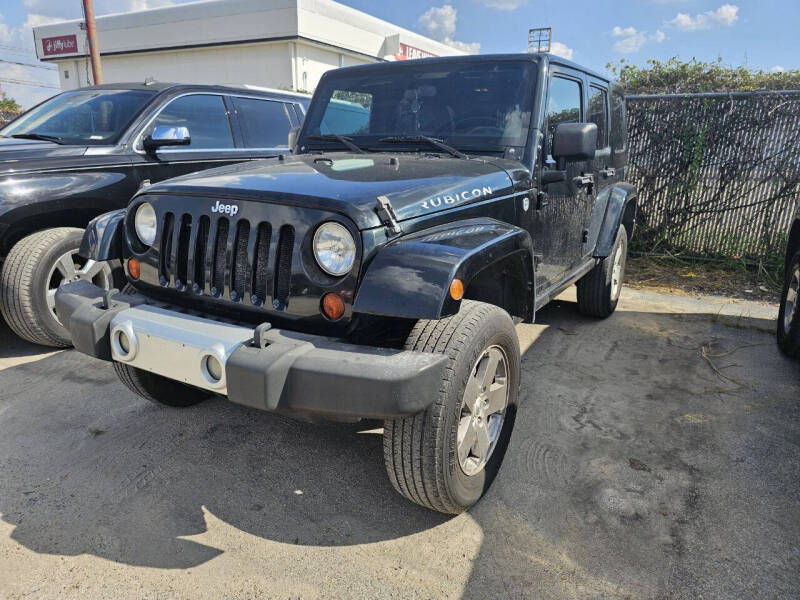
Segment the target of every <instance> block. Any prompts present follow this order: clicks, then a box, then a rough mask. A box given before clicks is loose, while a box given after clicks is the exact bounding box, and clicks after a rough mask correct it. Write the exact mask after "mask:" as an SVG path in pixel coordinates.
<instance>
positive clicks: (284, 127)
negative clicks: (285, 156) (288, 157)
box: [233, 97, 290, 148]
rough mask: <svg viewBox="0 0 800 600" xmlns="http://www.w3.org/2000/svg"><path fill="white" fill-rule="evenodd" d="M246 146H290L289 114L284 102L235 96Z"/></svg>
mask: <svg viewBox="0 0 800 600" xmlns="http://www.w3.org/2000/svg"><path fill="white" fill-rule="evenodd" d="M233 103H234V105H235V106H236V112H237V113H238V114H239V124H240V125H241V128H242V137H243V138H244V145H245V147H246V148H288V147H289V141H288V140H289V127H290V123H289V115H288V114H287V112H286V108H285V107H284V104H283V102H276V101H275V100H256V99H255V98H238V97H237V98H234V99H233Z"/></svg>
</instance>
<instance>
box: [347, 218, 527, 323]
mask: <svg viewBox="0 0 800 600" xmlns="http://www.w3.org/2000/svg"><path fill="white" fill-rule="evenodd" d="M520 254H521V255H523V256H524V260H522V261H514V262H515V264H528V265H531V267H530V268H532V264H533V263H532V260H533V258H532V257H533V244H532V242H531V236H530V234H529V233H528V232H527V231H525V230H524V229H520V228H519V227H516V226H514V225H510V224H508V223H503V222H501V221H497V220H495V219H489V218H476V219H466V220H463V221H457V222H454V223H448V224H446V225H440V226H438V227H432V228H430V229H427V230H425V231H422V232H418V233H415V234H413V235H409V236H407V237H404V238H401V239H399V240H397V241H394V242H392V243H390V244H389V245H387V246H386V247H384V248H383V249H381V250H380V251H379V252H378V254H377V256H376V257H375V258H374V259H373V260H372V262H371V263H370V264H369V266H368V267H367V271H366V273H365V275H364V277H363V280H362V282H361V285H360V286H359V288H358V292H357V294H356V299H355V303H354V304H353V312H361V313H368V314H373V315H382V316H388V317H401V318H408V319H439V318H442V317H446V316H449V315H453V314H455V313H457V312H458V309H459V306H460V304H461V303H460V301H456V300H453V299H452V298H451V297H450V293H449V291H450V283H451V282H452V281H453V279H455V278H458V279H461V281H463V282H464V285H465V287H466V288H467V289H468V288H469V282H470V281H471V280H472V279H473V277H475V276H476V275H477V274H478V273H480V272H481V271H483V270H484V269H486V268H487V267H490V266H491V265H492V264H495V263H499V262H500V261H503V260H504V259H507V258H509V257H513V256H515V255H520ZM520 268H522V267H520ZM530 268H528V269H527V271H530ZM521 276H522V277H525V278H527V279H530V272H527V273H524V274H522V275H521ZM530 300H531V306H532V298H531V299H530Z"/></svg>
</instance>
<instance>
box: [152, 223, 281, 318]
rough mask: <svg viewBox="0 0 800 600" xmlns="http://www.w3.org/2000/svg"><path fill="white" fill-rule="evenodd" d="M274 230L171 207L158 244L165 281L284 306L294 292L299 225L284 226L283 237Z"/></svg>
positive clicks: (184, 288)
mask: <svg viewBox="0 0 800 600" xmlns="http://www.w3.org/2000/svg"><path fill="white" fill-rule="evenodd" d="M195 219H196V221H194V220H195ZM273 232H274V230H273V227H272V225H271V224H270V223H267V222H257V223H251V222H250V221H249V220H248V219H233V220H231V219H229V218H228V217H217V216H212V217H209V216H207V215H201V216H200V217H199V218H198V217H196V216H194V215H191V214H189V213H185V214H175V213H172V212H167V213H165V214H164V217H163V219H162V229H161V238H160V246H159V247H158V248H159V251H160V260H159V270H160V273H159V275H160V280H161V285H162V286H165V287H172V288H175V289H177V290H179V291H192V292H194V293H195V294H204V295H208V296H212V297H215V298H222V299H225V300H231V301H233V302H244V303H246V304H251V305H256V306H261V305H263V304H268V305H270V306H272V307H274V308H278V309H281V310H283V309H285V308H286V306H287V304H288V302H289V296H290V293H291V278H292V259H293V256H294V252H295V247H294V246H295V229H294V227H293V226H291V225H283V226H281V227H280V228H279V229H278V230H277V232H275V233H277V239H273ZM271 249H272V250H271ZM271 254H273V255H274V259H273V260H271V256H270V255H271Z"/></svg>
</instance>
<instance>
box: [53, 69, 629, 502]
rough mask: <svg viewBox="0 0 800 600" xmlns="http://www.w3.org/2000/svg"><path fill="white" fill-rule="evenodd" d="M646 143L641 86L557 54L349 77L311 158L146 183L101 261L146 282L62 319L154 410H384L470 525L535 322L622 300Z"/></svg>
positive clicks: (340, 78) (423, 497) (341, 83)
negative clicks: (636, 139)
mask: <svg viewBox="0 0 800 600" xmlns="http://www.w3.org/2000/svg"><path fill="white" fill-rule="evenodd" d="M342 107H346V108H347V110H346V111H343V110H342ZM343 112H346V113H347V118H341V113H343ZM335 114H339V115H340V116H339V117H337V119H335V120H334V121H335V122H332V120H331V119H330V117H331V116H332V115H335ZM293 137H294V136H293ZM625 145H626V134H625V114H624V103H623V99H622V97H621V96H620V94H619V91H618V89H617V88H616V87H615V86H614V85H612V84H611V83H610V82H609V81H608V80H607V79H605V78H604V77H602V76H601V75H597V74H595V73H591V72H589V71H587V70H586V69H583V68H581V67H579V66H577V65H574V64H572V63H570V62H567V61H565V60H562V59H560V58H557V57H555V56H550V55H546V54H530V55H504V56H477V57H458V58H436V59H423V60H416V61H408V62H405V63H393V64H376V65H369V66H359V67H352V68H346V69H339V70H336V71H331V72H329V73H327V74H326V75H325V76H324V77H323V78H322V80H321V82H320V84H319V87H318V88H317V90H316V93H315V95H314V98H313V100H312V101H311V106H310V107H309V112H308V115H307V117H306V120H305V123H304V125H303V127H302V129H301V130H300V132H299V133H297V135H296V150H297V154H296V155H294V156H282V157H279V158H276V159H271V160H267V161H260V162H252V163H248V164H244V165H236V166H232V167H226V168H222V169H215V170H213V171H208V172H206V173H201V174H197V175H194V176H186V177H180V178H177V179H174V180H172V181H169V182H164V183H162V184H159V185H153V186H152V187H150V188H148V189H146V190H142V191H141V192H139V193H138V194H137V195H136V196H135V197H134V198H133V199H132V200H131V202H130V204H129V205H128V209H127V211H118V212H115V213H111V214H109V215H105V216H103V217H100V218H99V219H98V220H96V221H94V222H93V223H92V224H91V225H90V226H89V228H88V230H87V233H86V235H85V237H84V240H83V242H84V243H83V246H82V249H81V250H82V253H83V255H84V256H86V257H87V258H89V259H91V260H107V259H122V260H124V261H125V267H126V272H127V274H128V281H129V284H130V285H129V287H128V288H127V289H126V290H124V291H123V293H103V291H102V290H100V289H99V288H97V287H95V286H92V285H91V284H90V283H89V282H85V281H84V282H77V283H73V284H68V285H65V286H64V287H62V288H61V290H60V291H59V293H58V294H57V296H56V305H57V307H58V311H59V314H60V315H62V316H63V318H64V319H65V322H68V323H69V327H70V331H71V333H72V336H73V339H74V342H75V347H76V348H77V349H78V350H80V351H81V352H84V353H86V354H89V355H91V356H94V357H97V358H101V359H105V360H110V361H113V363H114V367H115V369H116V371H117V373H118V374H119V377H120V378H121V380H122V381H123V382H124V383H125V384H126V385H127V386H128V387H129V388H130V389H131V390H133V391H134V392H136V393H137V394H140V395H141V396H143V397H144V398H147V399H150V400H153V401H156V402H160V403H163V404H167V405H170V406H188V405H191V404H195V403H196V402H199V401H201V400H203V399H204V398H206V397H208V396H209V395H212V394H222V395H225V396H227V397H228V398H229V399H230V400H231V401H233V402H237V403H241V404H245V405H247V406H250V407H253V408H259V409H262V410H270V411H276V412H281V413H288V414H291V415H295V416H299V417H307V418H319V417H325V418H332V419H344V420H358V419H361V418H371V419H383V420H384V434H383V435H384V449H385V461H386V469H387V472H388V474H389V478H390V479H391V481H392V483H393V484H394V487H395V488H396V489H397V491H399V492H400V493H401V494H403V495H404V496H406V497H407V498H408V499H409V500H412V501H414V502H417V503H419V504H421V505H423V506H426V507H429V508H432V509H435V510H439V511H443V512H450V513H456V512H459V511H463V510H465V509H466V508H468V507H469V506H471V505H472V504H474V503H475V502H476V501H477V500H478V499H479V498H480V497H481V495H482V494H483V493H484V491H485V490H486V489H487V488H488V486H489V484H490V483H491V481H492V479H493V478H494V476H495V474H496V473H497V471H498V469H499V467H500V463H501V462H502V460H503V456H504V454H505V451H506V447H507V445H508V442H509V439H510V435H511V430H512V428H513V427H514V419H515V415H516V411H517V403H518V389H519V382H520V348H519V342H518V339H517V334H516V331H515V327H514V324H515V320H517V321H526V322H531V321H533V319H534V315H535V313H536V311H537V310H538V309H539V308H540V307H542V306H543V305H545V304H547V303H548V302H549V301H550V300H551V299H553V298H554V297H555V296H556V295H558V294H559V293H560V292H561V291H563V290H564V289H565V288H567V287H568V286H570V285H572V284H574V283H577V286H578V305H579V307H580V309H581V311H582V312H583V313H585V314H588V315H593V316H596V317H607V316H609V315H611V313H613V312H614V309H615V308H616V306H617V301H618V298H619V295H620V289H621V286H622V282H623V276H624V272H625V261H626V251H627V245H628V240H629V239H630V236H631V234H632V232H633V226H634V218H635V212H636V204H635V200H634V197H635V193H636V191H635V189H634V188H633V187H632V186H631V185H629V184H627V183H624V174H625V166H626V161H627V152H626V147H625Z"/></svg>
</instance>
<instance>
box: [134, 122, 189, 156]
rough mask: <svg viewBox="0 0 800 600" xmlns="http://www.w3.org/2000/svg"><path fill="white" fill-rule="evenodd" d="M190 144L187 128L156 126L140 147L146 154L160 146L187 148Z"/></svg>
mask: <svg viewBox="0 0 800 600" xmlns="http://www.w3.org/2000/svg"><path fill="white" fill-rule="evenodd" d="M191 143H192V138H191V136H190V135H189V129H188V128H187V127H173V126H171V125H157V126H156V127H155V129H153V133H151V134H150V135H148V136H147V137H146V138H144V140H142V146H144V149H145V150H146V151H147V152H154V151H156V150H158V149H159V148H161V147H162V146H188V145H189V144H191Z"/></svg>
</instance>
